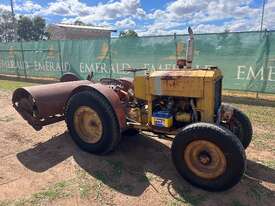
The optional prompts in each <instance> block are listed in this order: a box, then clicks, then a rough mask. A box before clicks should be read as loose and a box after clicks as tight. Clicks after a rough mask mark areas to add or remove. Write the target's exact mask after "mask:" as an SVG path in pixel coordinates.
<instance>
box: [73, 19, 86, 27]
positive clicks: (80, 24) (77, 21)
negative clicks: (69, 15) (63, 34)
mask: <svg viewBox="0 0 275 206" xmlns="http://www.w3.org/2000/svg"><path fill="white" fill-rule="evenodd" d="M74 25H79V26H85V25H86V24H85V23H84V22H83V21H80V20H76V21H75V22H74Z"/></svg>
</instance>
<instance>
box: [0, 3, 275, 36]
mask: <svg viewBox="0 0 275 206" xmlns="http://www.w3.org/2000/svg"><path fill="white" fill-rule="evenodd" d="M262 1H263V0H174V1H171V0H50V1H46V0H14V2H15V3H14V4H15V13H16V15H17V16H18V15H22V14H23V15H29V16H35V15H39V16H42V17H44V18H45V19H46V21H47V24H53V23H73V22H75V21H76V20H80V21H83V22H84V23H89V24H92V25H95V26H106V27H110V28H113V29H117V30H118V32H119V31H123V30H128V29H132V30H135V31H136V32H138V34H139V35H140V36H143V35H166V34H173V33H178V34H182V33H186V32H187V27H188V26H191V27H192V28H193V30H194V31H195V32H196V33H212V32H223V31H224V30H229V31H255V30H259V29H260V22H261V10H262ZM0 8H3V9H8V10H10V0H0ZM263 27H264V28H267V29H269V30H273V29H275V0H266V5H265V15H264V25H263ZM114 35H116V34H114Z"/></svg>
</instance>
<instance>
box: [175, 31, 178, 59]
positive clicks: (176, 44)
mask: <svg viewBox="0 0 275 206" xmlns="http://www.w3.org/2000/svg"><path fill="white" fill-rule="evenodd" d="M174 41H175V46H176V62H177V60H178V42H177V33H174Z"/></svg>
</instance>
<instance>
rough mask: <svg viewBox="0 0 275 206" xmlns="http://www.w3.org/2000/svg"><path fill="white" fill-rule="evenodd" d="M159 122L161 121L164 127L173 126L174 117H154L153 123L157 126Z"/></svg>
mask: <svg viewBox="0 0 275 206" xmlns="http://www.w3.org/2000/svg"><path fill="white" fill-rule="evenodd" d="M157 122H161V124H162V125H163V126H164V127H167V128H169V127H171V126H172V125H173V118H172V117H171V118H160V117H152V125H154V126H157Z"/></svg>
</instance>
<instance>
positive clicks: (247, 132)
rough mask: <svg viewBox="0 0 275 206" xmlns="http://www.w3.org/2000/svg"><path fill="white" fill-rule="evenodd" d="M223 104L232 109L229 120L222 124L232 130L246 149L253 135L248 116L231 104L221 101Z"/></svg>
mask: <svg viewBox="0 0 275 206" xmlns="http://www.w3.org/2000/svg"><path fill="white" fill-rule="evenodd" d="M223 106H227V107H231V108H232V109H233V115H232V117H231V119H230V122H228V123H227V124H223V123H222V125H223V126H225V127H226V128H228V129H229V130H230V131H231V132H233V133H234V134H235V135H236V136H237V137H238V138H239V140H240V141H241V143H242V145H243V147H244V148H245V149H246V148H247V147H248V146H249V144H250V142H251V140H252V135H253V129H252V125H251V122H250V120H249V118H248V117H247V116H246V114H245V113H243V112H242V111H241V110H239V109H238V108H236V107H234V106H232V105H229V104H225V103H223Z"/></svg>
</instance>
